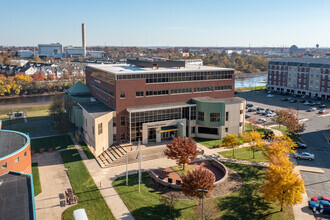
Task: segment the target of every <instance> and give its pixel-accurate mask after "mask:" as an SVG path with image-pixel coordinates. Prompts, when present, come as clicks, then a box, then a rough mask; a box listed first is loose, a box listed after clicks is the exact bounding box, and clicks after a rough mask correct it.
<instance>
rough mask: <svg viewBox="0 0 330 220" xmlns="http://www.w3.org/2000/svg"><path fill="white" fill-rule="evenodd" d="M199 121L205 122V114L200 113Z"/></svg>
mask: <svg viewBox="0 0 330 220" xmlns="http://www.w3.org/2000/svg"><path fill="white" fill-rule="evenodd" d="M198 121H204V112H198Z"/></svg>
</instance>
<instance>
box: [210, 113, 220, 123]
mask: <svg viewBox="0 0 330 220" xmlns="http://www.w3.org/2000/svg"><path fill="white" fill-rule="evenodd" d="M219 121H220V113H210V122H219Z"/></svg>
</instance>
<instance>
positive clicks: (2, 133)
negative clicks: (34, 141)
mask: <svg viewBox="0 0 330 220" xmlns="http://www.w3.org/2000/svg"><path fill="white" fill-rule="evenodd" d="M29 141H30V140H29V137H28V136H27V135H25V134H23V133H20V132H17V131H7V130H0V143H1V146H0V158H2V157H6V156H8V155H10V154H12V153H14V152H15V151H18V150H19V149H21V148H22V147H24V146H25V145H26V144H27V143H28V142H29Z"/></svg>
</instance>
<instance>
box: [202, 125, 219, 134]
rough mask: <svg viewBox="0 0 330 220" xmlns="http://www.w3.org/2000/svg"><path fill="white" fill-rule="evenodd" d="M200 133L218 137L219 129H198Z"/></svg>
mask: <svg viewBox="0 0 330 220" xmlns="http://www.w3.org/2000/svg"><path fill="white" fill-rule="evenodd" d="M198 133H201V134H214V135H218V129H217V128H207V127H198Z"/></svg>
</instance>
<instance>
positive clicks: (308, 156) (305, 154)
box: [294, 152, 315, 160]
mask: <svg viewBox="0 0 330 220" xmlns="http://www.w3.org/2000/svg"><path fill="white" fill-rule="evenodd" d="M294 158H296V159H304V160H314V159H315V156H314V154H311V153H308V152H302V153H301V154H295V155H294Z"/></svg>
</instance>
